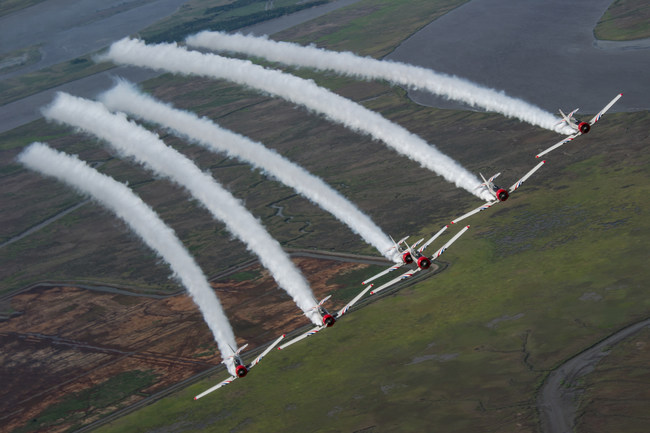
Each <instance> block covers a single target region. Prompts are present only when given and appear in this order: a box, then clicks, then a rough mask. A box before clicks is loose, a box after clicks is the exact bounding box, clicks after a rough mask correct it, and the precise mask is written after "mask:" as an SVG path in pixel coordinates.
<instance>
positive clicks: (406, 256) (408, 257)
mask: <svg viewBox="0 0 650 433" xmlns="http://www.w3.org/2000/svg"><path fill="white" fill-rule="evenodd" d="M402 260H403V261H404V263H406V264H407V265H408V264H409V263H413V257H411V253H409V252H408V251H407V252H405V253H404V254H402Z"/></svg>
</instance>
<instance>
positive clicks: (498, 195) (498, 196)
mask: <svg viewBox="0 0 650 433" xmlns="http://www.w3.org/2000/svg"><path fill="white" fill-rule="evenodd" d="M545 163H546V161H542V162H540V163H539V164H537V165H536V166H535V167H534V168H533V169H532V170H530V171H529V172H528V173H526V174H525V175H524V177H522V178H521V179H519V180H518V181H517V182H516V183H515V184H514V185H512V186H511V187H510V188H509V189H505V188H501V187H500V186H497V185H496V184H495V183H494V179H496V178H497V177H498V176H499V175H500V174H501V173H497V174H495V175H494V176H492V177H491V178H489V179H488V180H485V178H484V177H483V175H482V174H481V178H482V179H483V183H482V184H480V185H479V186H478V188H485V189H486V190H487V191H488V192H489V193H490V194H491V195H492V196H493V197H494V198H493V199H492V200H490V201H489V202H487V203H485V204H483V205H481V206H479V207H477V208H476V209H474V210H472V211H469V212H467V213H466V214H465V215H461V216H459V217H458V218H456V219H455V220H453V221H452V222H451V224H456V223H457V222H459V221H462V220H464V219H465V218H467V217H469V216H472V215H474V214H475V213H479V212H480V211H482V210H485V209H489V208H490V207H492V206H494V205H495V204H497V203H500V202H502V201H506V200H508V197H510V194H512V193H513V192H515V191H516V190H517V189H518V188H519V187H520V186H521V185H522V184H523V183H524V182H525V181H526V180H528V178H529V177H530V176H532V174H533V173H535V172H536V171H537V170H539V169H540V167H541V166H542V165H544V164H545ZM479 174H480V173H479Z"/></svg>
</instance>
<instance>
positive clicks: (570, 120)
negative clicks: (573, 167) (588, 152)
mask: <svg viewBox="0 0 650 433" xmlns="http://www.w3.org/2000/svg"><path fill="white" fill-rule="evenodd" d="M621 96H623V94H622V93H619V94H618V95H616V97H615V98H614V99H612V100H611V101H610V102H609V104H607V105H605V108H603V109H602V110H600V111H599V112H598V114H596V115H595V116H594V117H592V118H591V120H590V121H589V122H585V121H579V120H576V118H575V117H573V115H574V114H575V113H576V112H577V111H578V109H577V108H576V109H575V110H573V111H572V112H570V113H569V114H564V113H563V112H562V110H559V111H560V115H561V116H562V119H561V120H560V121H559V122H558V124H559V123H566V124H567V125H569V126H570V127H571V129H573V130H574V131H576V132H575V134H572V135H569V136H568V137H566V138H564V139H562V140H561V141H559V142H558V143H555V144H554V145H553V146H551V147H549V148H548V149H546V150H545V151H543V152H540V153H538V154H537V155H535V158H540V157H542V156H544V155H546V154H547V153H549V152H551V151H552V150H555V149H557V148H558V147H560V146H562V145H563V144H565V143H568V142H569V141H572V140H574V139H575V138H576V137H579V136H581V135H583V134H587V133H588V132H589V131H591V127H592V126H594V124H595V123H596V122H598V121H599V120H600V118H601V117H603V114H605V113H606V112H607V110H609V109H610V108H611V107H612V105H614V104H615V103H616V101H618V100H619V98H620V97H621Z"/></svg>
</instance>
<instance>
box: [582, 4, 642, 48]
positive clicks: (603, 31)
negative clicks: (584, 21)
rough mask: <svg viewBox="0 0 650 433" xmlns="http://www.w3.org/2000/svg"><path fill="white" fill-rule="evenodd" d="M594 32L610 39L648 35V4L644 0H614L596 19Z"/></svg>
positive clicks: (628, 38) (630, 38)
mask: <svg viewBox="0 0 650 433" xmlns="http://www.w3.org/2000/svg"><path fill="white" fill-rule="evenodd" d="M594 34H595V36H596V37H597V38H598V39H604V40H610V41H629V40H634V39H643V38H648V37H650V4H648V2H646V1H644V0H616V1H615V2H613V3H612V4H611V6H610V7H609V9H607V11H606V12H605V14H604V15H603V16H602V17H601V19H600V21H598V24H597V25H596V28H595V29H594Z"/></svg>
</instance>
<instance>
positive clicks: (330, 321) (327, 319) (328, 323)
mask: <svg viewBox="0 0 650 433" xmlns="http://www.w3.org/2000/svg"><path fill="white" fill-rule="evenodd" d="M372 287H373V285H372V284H371V285H369V286H368V287H366V288H365V289H363V290H362V291H361V292H360V293H359V294H358V295H357V296H355V297H354V298H353V299H352V300H351V301H350V302H348V303H347V304H346V305H345V306H344V307H343V308H341V309H340V310H339V311H338V312H337V313H336V314H333V315H332V314H330V312H329V311H327V310H326V309H325V307H323V304H324V303H325V302H326V301H327V300H328V299H329V298H331V297H332V295H329V296H327V297H325V298H323V299H322V300H321V301H320V302H319V303H318V305H316V306H314V307H312V309H313V310H316V311H317V312H318V314H320V316H321V317H322V318H323V324H322V325H321V326H317V327H315V328H313V329H310V330H309V331H307V332H305V333H304V334H301V335H299V336H298V337H296V338H294V339H293V340H291V341H289V342H287V343H285V344H283V345H282V346H278V350H282V349H285V348H287V347H289V346H291V345H292V344H294V343H297V342H298V341H300V340H302V339H304V338H307V337H310V336H312V335H314V334H316V333H318V332H320V331H322V330H323V329H325V328H330V327H332V326H334V324H335V323H336V320H337V319H340V318H341V316H343V315H344V314H346V313H347V312H348V311H349V310H350V307H352V306H353V305H354V304H356V303H357V301H358V300H359V299H361V298H362V297H363V295H365V294H366V293H367V292H368V290H370V289H372Z"/></svg>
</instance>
